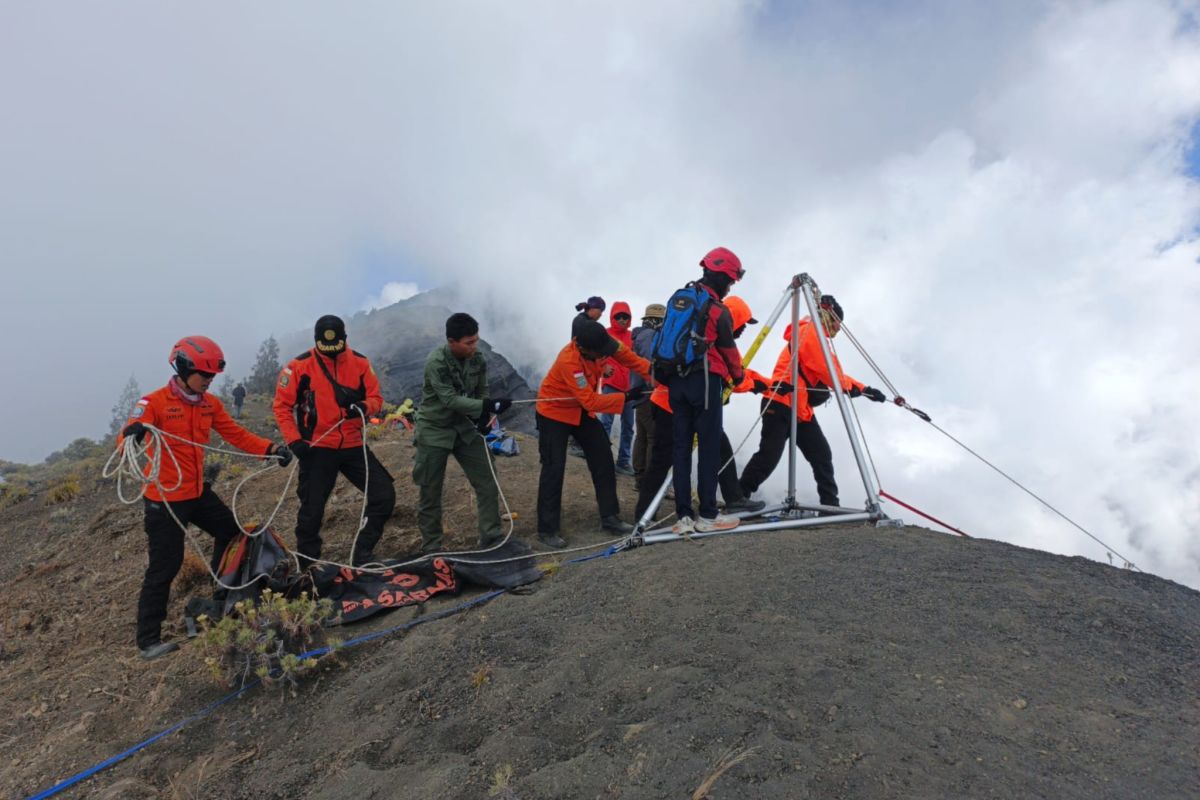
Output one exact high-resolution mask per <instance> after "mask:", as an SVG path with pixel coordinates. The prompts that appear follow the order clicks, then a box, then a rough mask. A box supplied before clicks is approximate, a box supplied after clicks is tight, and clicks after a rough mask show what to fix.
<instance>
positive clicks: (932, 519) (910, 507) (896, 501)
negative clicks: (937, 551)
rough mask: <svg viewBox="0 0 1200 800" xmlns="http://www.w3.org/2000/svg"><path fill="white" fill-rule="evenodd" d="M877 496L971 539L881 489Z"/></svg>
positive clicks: (968, 535)
mask: <svg viewBox="0 0 1200 800" xmlns="http://www.w3.org/2000/svg"><path fill="white" fill-rule="evenodd" d="M879 496H880V497H886V498H887V499H888V500H891V501H892V502H893V503H896V504H898V505H902V506H904V507H905V508H907V509H908V510H909V511H911V512H913V513H914V514H920V515H921V516H922V517H924V518H925V519H927V520H930V521H931V522H936V523H937V524H938V525H941V526H942V527H943V528H946V529H948V530H952V531H954V532H955V533H957V534H958V535H959V536H964V537H966V538H967V539H970V538H973V537H972V536H971V535H970V534H968V533H964V532H963V531H960V530H959V529H958V528H956V527H954V526H953V525H947V524H946V523H945V522H942V521H941V520H940V519H938V518H937V517H934V516H930V515H929V514H926V513H925V512H924V511H922V510H920V509H919V508H913V507H912V506H910V505H909V504H908V503H906V502H904V501H903V500H899V499H897V498H895V497H892V496H891V495H890V494H888V493H887V492H885V491H883V490H882V489H880V490H879Z"/></svg>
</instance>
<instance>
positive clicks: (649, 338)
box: [629, 303, 667, 476]
mask: <svg viewBox="0 0 1200 800" xmlns="http://www.w3.org/2000/svg"><path fill="white" fill-rule="evenodd" d="M665 316H667V307H666V306H664V305H663V304H662V303H651V304H650V305H648V306H646V312H645V313H644V314H643V315H642V324H641V325H640V326H639V327H637V328H634V329H633V352H635V353H637V354H638V355H639V356H641V357H642V358H644V359H646V360H647V361H649V360H650V359H651V358H653V357H654V355H653V353H654V334H655V332H656V331H657V330H658V329H659V328H661V327H662V321H663V317H665ZM646 387H647V384H646V382H645V381H644V380H642V376H640V375H638V374H637V373H631V374H630V376H629V388H630V389H631V390H643V389H645V388H646ZM633 417H634V418H633V421H634V432H633V454H632V459H631V461H630V466H631V467H633V474H634V475H637V476H640V475H641V474H642V473H643V472H645V471H646V456H647V454H648V453H649V452H650V449H651V447H653V445H654V430H653V428H654V426H653V424H652V423H651V420H650V404H649V403H648V402H646V401H645V399H644V398H642V399H641V400H639V401H634V415H633Z"/></svg>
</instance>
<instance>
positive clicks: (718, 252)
mask: <svg viewBox="0 0 1200 800" xmlns="http://www.w3.org/2000/svg"><path fill="white" fill-rule="evenodd" d="M700 266H702V267H704V268H705V269H707V270H712V271H713V272H720V273H723V274H725V275H728V276H729V277H730V278H732V279H733V280H735V281H740V280H741V279H742V276H743V275H745V274H746V270H744V269H742V261H741V259H740V258H738V257H737V256H735V255H734V254H733V251H732V250H730V249H729V248H728V247H715V248H713V249H712V250H709V251H708V255H706V256H705V257H704V258H702V259H700Z"/></svg>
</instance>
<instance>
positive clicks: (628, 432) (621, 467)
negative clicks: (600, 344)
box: [599, 300, 634, 475]
mask: <svg viewBox="0 0 1200 800" xmlns="http://www.w3.org/2000/svg"><path fill="white" fill-rule="evenodd" d="M631 322H633V312H632V311H630V310H629V303H626V302H624V301H623V300H618V301H617V302H615V303H613V307H612V313H611V314H610V315H609V326H608V335H609V336H611V337H612V338H614V339H616V340H617V341H618V342H620V343H621V344H622V345H624V346H625V347H626V349H629V350H632V349H633V334H632V333H631V332H630V330H629V325H630V323H631ZM608 366H609V367H611V370H610V371H609V372H608V375H607V377H606V378H605V380H604V387H603V389H602V390H601V391H602V392H603V393H604V394H614V393H616V392H620V393H621V394H625V393H626V392H628V391H629V379H630V373H629V368H628V367H626V366H624V365H622V364H620V363H618V362H615V361H610V362H609V363H608ZM620 417H621V439H620V443H619V444H618V445H617V463H616V466H615V469H616V471H617V472H618V473H620V474H621V475H632V474H633V467H632V466H631V465H630V463H629V457H630V450H631V449H632V448H633V426H634V419H633V417H634V407H633V404H632V403H626V404H625V405H624V407H622V409H621V414H620ZM599 419H600V424H601V425H602V426H603V427H604V435H605V436H607V437H609V439H611V438H612V426H613V420H614V419H616V415H614V414H600V415H599Z"/></svg>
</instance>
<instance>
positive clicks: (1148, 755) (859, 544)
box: [91, 526, 1200, 800]
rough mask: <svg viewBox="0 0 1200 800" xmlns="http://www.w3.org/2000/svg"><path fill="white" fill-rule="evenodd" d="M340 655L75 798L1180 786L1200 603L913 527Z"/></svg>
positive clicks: (677, 574)
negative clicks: (709, 783) (166, 790)
mask: <svg viewBox="0 0 1200 800" xmlns="http://www.w3.org/2000/svg"><path fill="white" fill-rule="evenodd" d="M452 602H453V601H448V602H445V603H438V604H434V603H431V604H430V606H429V609H428V610H430V611H432V610H436V609H438V608H443V607H446V606H448V605H450V604H451V603H452ZM413 614H414V610H411V609H409V610H401V611H399V612H397V613H396V614H394V615H392V617H390V618H389V619H388V622H389V623H391V624H394V623H398V622H401V621H403V620H404V619H405V618H407V617H409V616H412V615H413ZM347 632H348V633H353V631H352V630H348V631H347ZM341 661H342V663H341V665H340V666H334V667H331V668H329V669H327V670H326V671H324V672H322V674H321V675H320V677H319V679H318V680H316V681H315V683H313V684H310V685H309V686H306V687H304V688H303V689H302V690H301V692H300V695H299V697H298V698H296V699H283V700H281V699H280V698H279V696H278V694H277V693H271V692H264V691H255V692H254V693H253V695H252V696H251V697H247V698H244V699H243V700H242V701H239V702H238V703H235V704H233V705H231V706H228V707H226V708H224V709H222V710H220V711H218V712H217V713H216V714H215V715H213V716H212V717H211V718H209V719H207V720H205V721H203V722H201V723H199V724H197V725H194V726H192V727H191V728H189V729H187V730H186V731H185V732H183V733H182V734H177V735H175V736H173V737H172V738H170V739H168V740H166V741H165V742H163V743H161V744H159V745H157V746H156V748H155V754H154V755H149V754H147V755H145V756H143V757H140V758H135V759H133V760H132V761H130V762H127V763H126V764H123V765H121V766H119V767H117V768H116V769H114V770H113V771H112V772H111V773H110V774H108V776H107V778H105V777H101V778H97V779H94V781H93V782H94V783H95V784H96V785H95V786H92V787H91V791H93V792H96V791H99V790H100V789H104V790H105V791H104V792H103V793H102V794H97V795H95V796H105V797H117V796H142V795H139V794H137V792H138V790H145V791H147V792H149V791H150V790H151V787H152V786H163V785H165V784H167V783H168V782H169V781H174V782H176V783H179V782H181V781H184V782H185V783H186V785H187V786H188V787H189V788H190V789H192V790H194V791H195V792H196V795H195V796H202V795H203V796H220V797H229V798H297V797H302V798H342V797H356V798H368V797H381V798H382V797H393V796H395V797H400V796H403V797H410V796H411V797H429V798H481V797H489V796H492V797H505V798H521V800H533V799H534V798H584V797H586V798H592V797H596V798H616V797H622V798H660V797H662V798H688V797H693V796H694V794H693V793H694V792H695V791H696V790H697V789H698V787H700V786H701V784H702V783H703V782H704V781H705V779H706V777H708V776H709V775H710V774H711V773H712V772H713V770H714V768H715V767H716V765H717V764H718V762H719V761H720V759H721V758H722V756H723V755H725V754H727V753H729V752H730V751H735V752H742V751H744V750H747V749H748V752H747V753H746V755H745V758H744V760H743V761H742V762H741V763H739V764H737V765H735V766H733V767H732V768H730V769H729V770H728V771H727V772H725V773H724V774H723V775H721V776H720V777H719V778H718V779H717V780H716V781H715V784H714V785H713V787H712V789H711V792H710V793H709V795H708V796H709V797H712V798H868V797H869V798H962V797H972V798H974V797H995V798H1011V797H1047V798H1110V797H1111V798H1132V797H1153V798H1174V797H1178V798H1194V797H1197V796H1200V752H1198V750H1200V726H1198V723H1200V703H1198V701H1197V692H1196V688H1197V686H1198V685H1200V594H1198V593H1196V592H1194V591H1192V590H1189V589H1186V588H1183V587H1181V586H1179V585H1177V584H1174V583H1171V582H1168V581H1164V580H1162V579H1159V578H1155V577H1151V576H1148V575H1143V574H1137V573H1131V572H1127V571H1123V570H1119V569H1114V568H1111V567H1108V566H1104V565H1100V564H1096V563H1094V562H1090V561H1086V560H1083V559H1075V558H1064V557H1060V556H1054V555H1049V554H1046V553H1041V552H1037V551H1032V550H1025V549H1021V548H1017V547H1013V546H1010V545H1005V544H1000V543H995V542H988V541H979V540H973V541H966V540H961V539H954V538H951V537H948V536H943V535H940V534H935V533H931V532H928V531H925V530H922V529H918V528H905V529H874V528H867V527H849V526H842V527H826V528H820V529H809V530H806V531H794V532H781V533H769V534H755V535H745V536H733V537H724V538H716V539H708V540H705V541H704V542H703V544H701V543H697V542H692V543H681V544H672V545H658V546H653V547H648V548H643V549H640V550H636V551H633V552H629V553H625V554H620V555H618V556H616V557H613V558H609V559H600V560H596V561H592V562H589V563H586V564H581V565H574V566H568V567H564V568H563V569H561V570H560V571H559V572H558V573H557V574H554V575H552V576H550V577H547V578H546V579H545V580H543V581H542V583H541V584H540V585H539V586H538V589H537V591H536V592H535V593H533V594H531V595H508V596H504V597H501V598H499V599H497V600H495V601H493V602H492V603H490V604H488V605H486V606H482V607H479V608H477V609H475V610H472V611H469V612H466V613H464V614H461V615H459V616H455V617H452V618H449V619H446V620H442V621H438V622H434V623H432V624H429V625H425V626H420V627H418V628H416V629H414V630H413V631H412V632H410V633H409V634H407V635H404V636H399V635H397V636H394V637H391V638H387V639H384V640H382V641H377V642H375V643H372V644H369V645H367V646H364V647H362V648H358V649H353V650H350V651H347V652H346V653H344V654H343V655H342V656H341ZM481 675H482V676H486V680H483V681H482V682H478V681H476V680H474V678H476V677H478V676H481ZM476 683H478V685H475V684H476ZM214 758H215V759H216V763H219V764H220V769H217V768H216V767H215V766H213V763H212V762H213V759H214ZM204 759H208V762H209V768H208V774H211V775H212V776H213V777H212V779H206V777H205V775H206V773H205V771H204V770H203V769H201V770H197V764H199V763H201V761H202V760H204ZM181 776H182V777H181ZM112 792H117V794H112ZM144 796H155V795H154V794H152V793H150V794H145V795H144ZM183 796H188V795H183Z"/></svg>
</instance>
